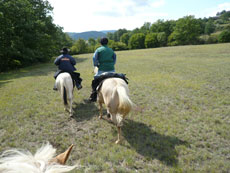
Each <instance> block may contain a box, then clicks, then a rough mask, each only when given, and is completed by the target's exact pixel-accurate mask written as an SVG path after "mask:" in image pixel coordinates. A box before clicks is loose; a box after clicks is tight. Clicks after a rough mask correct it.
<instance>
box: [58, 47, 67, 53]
mask: <svg viewBox="0 0 230 173" xmlns="http://www.w3.org/2000/svg"><path fill="white" fill-rule="evenodd" d="M60 52H61V53H63V54H67V53H68V52H69V49H67V48H66V47H64V48H63V49H62V50H61V51H60Z"/></svg>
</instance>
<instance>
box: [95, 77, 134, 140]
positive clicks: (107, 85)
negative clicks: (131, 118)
mask: <svg viewBox="0 0 230 173" xmlns="http://www.w3.org/2000/svg"><path fill="white" fill-rule="evenodd" d="M128 95H129V89H128V85H127V84H126V82H125V81H124V80H123V79H120V78H108V79H105V80H104V82H103V84H102V86H101V88H100V89H99V91H98V99H97V100H98V103H99V111H100V115H99V118H102V114H103V113H102V104H103V103H104V104H105V106H106V109H107V113H108V114H109V115H110V118H111V121H112V122H113V123H115V124H116V126H117V130H118V139H117V141H116V144H118V143H119V142H120V140H121V126H122V124H123V123H122V122H123V119H124V118H125V116H126V115H127V114H128V113H129V112H130V110H131V109H132V107H133V103H132V101H131V100H130V99H129V96H128Z"/></svg>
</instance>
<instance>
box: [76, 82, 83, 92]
mask: <svg viewBox="0 0 230 173" xmlns="http://www.w3.org/2000/svg"><path fill="white" fill-rule="evenodd" d="M75 84H76V87H77V89H78V90H80V89H82V86H81V83H79V82H78V81H75Z"/></svg>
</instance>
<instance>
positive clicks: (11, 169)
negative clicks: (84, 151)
mask: <svg viewBox="0 0 230 173" xmlns="http://www.w3.org/2000/svg"><path fill="white" fill-rule="evenodd" d="M72 147H73V145H71V146H70V147H69V148H68V149H67V150H66V151H65V152H64V153H62V154H60V155H58V156H56V157H54V155H55V153H56V149H55V148H53V147H52V146H51V145H50V144H49V143H47V144H46V145H43V146H42V147H41V148H40V149H38V150H37V152H36V153H35V154H34V155H32V154H31V153H30V152H29V151H22V150H18V149H12V150H7V151H5V152H3V153H2V155H1V156H0V172H2V173H62V172H69V171H71V170H73V169H74V168H76V167H77V165H75V166H65V165H64V164H65V162H66V160H67V159H68V157H69V154H70V152H71V150H72Z"/></svg>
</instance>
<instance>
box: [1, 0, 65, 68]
mask: <svg viewBox="0 0 230 173" xmlns="http://www.w3.org/2000/svg"><path fill="white" fill-rule="evenodd" d="M51 12H52V7H51V6H50V4H49V3H48V1H47V0H18V1H11V0H4V1H0V43H1V44H0V71H5V70H8V69H11V68H17V67H20V66H26V65H30V64H32V63H36V62H45V61H48V60H49V59H50V58H51V57H52V56H54V55H55V54H56V53H57V50H60V47H59V46H61V44H60V43H62V42H63V43H64V42H65V43H66V42H69V41H70V40H68V38H67V37H66V35H65V34H64V33H63V32H62V29H61V28H60V27H57V26H56V25H55V24H53V19H52V17H51V15H50V14H51ZM15 14H16V15H15Z"/></svg>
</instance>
